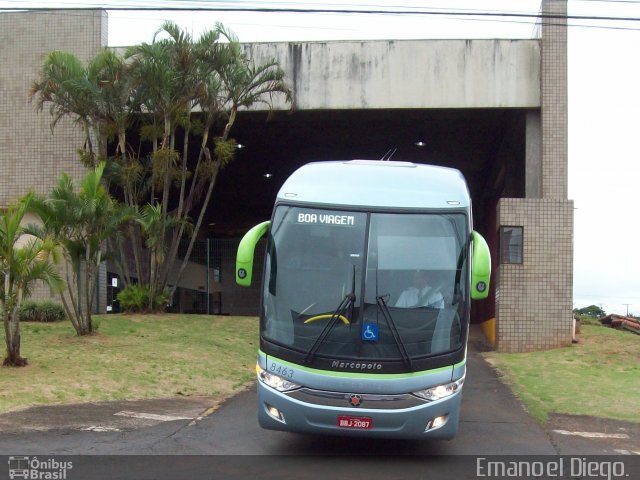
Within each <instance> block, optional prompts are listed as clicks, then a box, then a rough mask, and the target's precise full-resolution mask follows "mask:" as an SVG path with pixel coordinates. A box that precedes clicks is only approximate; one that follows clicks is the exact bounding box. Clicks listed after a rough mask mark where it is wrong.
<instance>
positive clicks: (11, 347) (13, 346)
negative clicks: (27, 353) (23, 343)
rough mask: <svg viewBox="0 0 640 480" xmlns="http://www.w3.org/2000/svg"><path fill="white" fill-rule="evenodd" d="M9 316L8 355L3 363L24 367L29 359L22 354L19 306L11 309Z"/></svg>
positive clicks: (6, 322) (6, 321)
mask: <svg viewBox="0 0 640 480" xmlns="http://www.w3.org/2000/svg"><path fill="white" fill-rule="evenodd" d="M7 317H8V318H6V319H5V333H6V334H7V336H6V344H7V356H6V357H5V359H4V361H3V362H2V365H4V366H11V367H24V366H25V365H26V364H27V359H26V358H23V357H21V356H20V317H19V315H18V308H17V307H15V308H13V309H11V311H10V312H9V313H8V315H7Z"/></svg>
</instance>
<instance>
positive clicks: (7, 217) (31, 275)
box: [0, 195, 63, 367]
mask: <svg viewBox="0 0 640 480" xmlns="http://www.w3.org/2000/svg"><path fill="white" fill-rule="evenodd" d="M31 199H32V196H31V195H28V196H26V197H25V198H24V200H23V201H22V202H20V203H19V204H18V205H17V206H12V207H10V208H9V210H8V211H7V212H6V213H5V214H3V215H0V268H1V269H2V282H0V308H1V309H2V319H3V323H4V333H5V343H6V356H5V358H4V361H3V365H11V366H18V367H20V366H24V365H26V364H27V359H26V358H23V357H22V356H21V355H20V315H19V313H18V312H19V309H20V305H21V303H22V301H23V300H24V299H25V298H28V297H29V296H30V295H31V290H32V288H33V286H34V285H35V284H36V282H38V281H43V282H45V283H46V284H48V285H49V287H50V288H51V290H52V291H60V290H61V289H62V288H63V282H62V279H61V278H60V275H59V274H58V272H57V270H56V267H55V265H54V262H56V261H57V260H58V257H57V248H56V246H57V245H56V242H55V241H54V240H53V239H52V238H50V237H48V238H44V239H39V238H34V237H31V238H27V239H25V238H24V237H23V235H24V234H25V228H24V227H23V226H22V225H21V223H22V221H23V219H24V215H25V213H26V212H27V210H28V209H29V207H30V202H31ZM21 242H22V244H21Z"/></svg>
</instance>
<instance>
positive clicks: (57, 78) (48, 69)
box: [30, 51, 101, 166]
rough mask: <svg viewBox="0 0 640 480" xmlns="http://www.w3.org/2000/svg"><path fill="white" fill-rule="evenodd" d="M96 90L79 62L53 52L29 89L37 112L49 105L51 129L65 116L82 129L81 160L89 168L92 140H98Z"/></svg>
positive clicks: (64, 54)
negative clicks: (35, 101) (82, 148)
mask: <svg viewBox="0 0 640 480" xmlns="http://www.w3.org/2000/svg"><path fill="white" fill-rule="evenodd" d="M98 93H99V92H98V87H97V85H96V84H95V82H92V80H91V79H90V78H89V75H88V71H87V69H86V68H85V66H84V65H83V64H82V62H81V61H80V60H79V59H78V58H77V57H76V56H75V55H73V54H72V53H67V52H60V51H54V52H51V53H50V54H49V55H48V56H47V58H46V59H45V61H44V63H43V65H42V68H41V71H40V78H39V79H38V80H37V81H36V82H34V83H33V85H32V87H31V92H30V96H31V98H34V97H37V106H38V109H39V110H42V109H43V108H44V105H45V103H49V104H50V108H49V113H50V114H51V116H52V117H53V121H52V122H51V129H53V128H54V127H55V126H56V124H57V123H58V122H59V121H60V119H62V118H63V117H65V116H70V117H71V118H73V120H74V121H75V122H76V123H78V124H79V125H80V126H81V127H82V132H83V134H84V152H85V154H84V155H83V158H82V160H83V161H84V162H85V163H86V164H87V165H91V166H93V165H94V164H95V156H96V153H95V151H94V147H93V141H92V136H93V137H95V138H97V139H98V141H100V139H101V135H100V132H99V131H98V130H99V125H98V122H97V118H96V115H97V112H98V111H99V109H98V108H97V103H96V99H97V96H98Z"/></svg>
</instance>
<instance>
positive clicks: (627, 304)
mask: <svg viewBox="0 0 640 480" xmlns="http://www.w3.org/2000/svg"><path fill="white" fill-rule="evenodd" d="M623 305H626V306H627V317H628V316H629V305H631V304H630V303H623Z"/></svg>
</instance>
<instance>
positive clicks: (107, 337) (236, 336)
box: [0, 314, 258, 412]
mask: <svg viewBox="0 0 640 480" xmlns="http://www.w3.org/2000/svg"><path fill="white" fill-rule="evenodd" d="M95 318H96V320H97V323H98V324H99V330H98V332H99V333H98V334H97V335H93V336H90V337H82V338H80V337H77V336H75V333H74V330H73V328H72V327H71V325H70V324H69V323H68V322H62V323H48V324H42V323H22V324H21V329H22V345H21V348H22V356H24V357H27V358H28V360H29V365H28V366H27V367H24V368H7V367H4V368H1V369H0V392H2V394H1V395H0V412H7V411H10V410H15V409H19V408H23V407H27V406H33V405H42V404H55V403H73V402H88V401H100V400H120V399H143V398H163V397H173V396H176V395H216V396H221V397H223V398H224V397H227V396H229V395H231V394H233V393H234V392H235V391H237V390H238V389H239V388H241V387H242V386H243V385H245V384H246V383H247V382H249V381H251V380H252V379H253V378H254V376H255V359H256V354H257V350H258V321H257V319H256V318H255V317H227V316H207V315H170V314H165V315H126V314H119V315H98V316H96V317H95ZM0 339H1V341H2V347H3V352H4V332H2V333H0Z"/></svg>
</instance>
